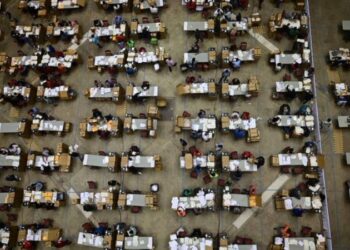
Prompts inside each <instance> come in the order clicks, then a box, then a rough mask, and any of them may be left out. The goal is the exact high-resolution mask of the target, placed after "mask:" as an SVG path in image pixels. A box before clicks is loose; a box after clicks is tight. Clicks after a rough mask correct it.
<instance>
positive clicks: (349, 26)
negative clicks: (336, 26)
mask: <svg viewBox="0 0 350 250" xmlns="http://www.w3.org/2000/svg"><path fill="white" fill-rule="evenodd" d="M342 28H343V30H344V31H349V30H350V20H343V21H342Z"/></svg>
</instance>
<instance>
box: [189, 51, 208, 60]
mask: <svg viewBox="0 0 350 250" xmlns="http://www.w3.org/2000/svg"><path fill="white" fill-rule="evenodd" d="M193 58H194V59H195V60H196V62H197V63H209V53H208V52H201V53H185V54H184V63H191V62H192V59H193Z"/></svg>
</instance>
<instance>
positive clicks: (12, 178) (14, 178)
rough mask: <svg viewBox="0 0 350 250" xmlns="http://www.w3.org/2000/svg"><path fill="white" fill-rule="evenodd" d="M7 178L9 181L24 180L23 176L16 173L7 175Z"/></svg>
mask: <svg viewBox="0 0 350 250" xmlns="http://www.w3.org/2000/svg"><path fill="white" fill-rule="evenodd" d="M5 179H6V180H7V181H21V180H22V179H21V177H19V176H18V175H14V174H11V175H8V176H6V178H5Z"/></svg>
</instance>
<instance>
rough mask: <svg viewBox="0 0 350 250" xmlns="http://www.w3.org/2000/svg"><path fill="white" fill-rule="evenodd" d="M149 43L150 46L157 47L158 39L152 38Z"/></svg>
mask: <svg viewBox="0 0 350 250" xmlns="http://www.w3.org/2000/svg"><path fill="white" fill-rule="evenodd" d="M150 43H151V45H154V46H156V45H158V38H156V37H152V38H151V41H150Z"/></svg>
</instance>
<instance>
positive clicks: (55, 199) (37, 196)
mask: <svg viewBox="0 0 350 250" xmlns="http://www.w3.org/2000/svg"><path fill="white" fill-rule="evenodd" d="M64 197H65V193H64V192H56V191H54V192H46V191H45V192H43V191H28V190H24V191H23V203H40V204H50V203H51V204H54V205H55V207H59V206H61V205H62V204H63V200H62V199H64Z"/></svg>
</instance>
